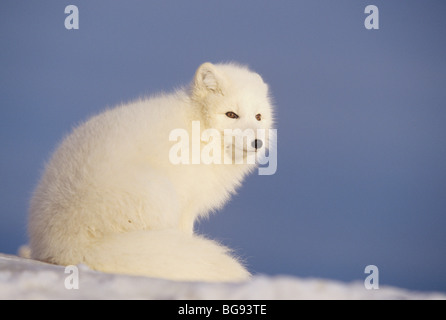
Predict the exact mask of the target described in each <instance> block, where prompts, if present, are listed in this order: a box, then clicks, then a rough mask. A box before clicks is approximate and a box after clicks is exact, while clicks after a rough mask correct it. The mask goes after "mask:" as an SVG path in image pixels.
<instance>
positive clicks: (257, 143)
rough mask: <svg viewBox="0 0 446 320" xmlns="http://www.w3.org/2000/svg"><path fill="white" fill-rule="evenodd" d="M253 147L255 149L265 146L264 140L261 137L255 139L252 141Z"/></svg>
mask: <svg viewBox="0 0 446 320" xmlns="http://www.w3.org/2000/svg"><path fill="white" fill-rule="evenodd" d="M251 145H252V147H253V148H255V149H260V148H261V147H262V146H263V142H262V140H259V139H255V140H254V141H253V142H252V143H251Z"/></svg>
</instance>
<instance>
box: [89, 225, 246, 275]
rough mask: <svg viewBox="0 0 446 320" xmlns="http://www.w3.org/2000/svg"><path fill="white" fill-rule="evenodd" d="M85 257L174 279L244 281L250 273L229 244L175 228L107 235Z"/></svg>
mask: <svg viewBox="0 0 446 320" xmlns="http://www.w3.org/2000/svg"><path fill="white" fill-rule="evenodd" d="M84 258H85V263H86V264H87V265H88V266H89V267H90V268H92V269H95V270H99V271H104V272H111V273H125V274H132V275H144V276H150V277H157V278H165V279H172V280H184V281H242V280H246V279H248V278H249V276H250V274H249V272H248V271H247V270H246V269H245V268H244V267H243V266H242V265H241V264H240V262H239V261H238V260H237V259H236V258H234V257H233V256H231V254H230V250H229V249H228V248H226V247H224V246H221V245H220V244H218V243H216V242H214V241H211V240H208V239H205V238H203V237H200V236H196V235H187V234H184V233H181V232H179V231H174V230H159V231H133V232H128V233H122V234H114V235H111V236H107V237H105V238H103V239H102V240H101V241H100V242H98V243H96V244H95V245H94V246H92V247H91V249H90V250H88V251H87V252H86V253H85V255H84Z"/></svg>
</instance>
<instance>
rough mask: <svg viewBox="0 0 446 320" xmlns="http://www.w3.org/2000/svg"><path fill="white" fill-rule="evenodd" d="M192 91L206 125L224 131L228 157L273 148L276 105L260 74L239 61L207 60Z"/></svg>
mask: <svg viewBox="0 0 446 320" xmlns="http://www.w3.org/2000/svg"><path fill="white" fill-rule="evenodd" d="M191 93H192V95H191V96H192V99H193V101H194V102H195V104H196V105H197V107H198V108H199V110H200V111H199V112H200V113H201V119H203V121H204V127H205V128H206V129H212V130H216V131H218V132H219V133H220V136H221V139H222V140H221V141H220V143H221V145H222V152H223V154H224V156H225V157H229V158H230V159H231V160H233V161H236V162H237V161H238V160H240V157H242V159H246V158H247V157H250V156H254V157H255V156H256V154H260V153H262V152H261V151H263V153H264V152H265V149H267V148H268V147H269V145H270V141H271V136H270V135H271V130H269V129H271V128H272V127H273V123H274V120H273V112H272V109H273V108H272V103H271V99H270V96H269V91H268V85H267V84H266V83H265V82H264V81H263V79H262V77H261V76H260V75H259V74H257V73H255V72H252V71H250V70H249V69H248V68H247V67H244V66H240V65H236V64H216V65H214V64H211V63H209V62H207V63H204V64H202V65H201V66H200V67H199V68H198V69H197V71H196V73H195V78H194V81H193V84H192V92H191ZM238 158H239V159H238Z"/></svg>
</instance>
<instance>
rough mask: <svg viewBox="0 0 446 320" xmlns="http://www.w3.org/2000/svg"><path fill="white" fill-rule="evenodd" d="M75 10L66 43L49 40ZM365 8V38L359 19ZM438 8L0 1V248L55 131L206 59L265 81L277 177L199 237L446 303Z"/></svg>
mask: <svg viewBox="0 0 446 320" xmlns="http://www.w3.org/2000/svg"><path fill="white" fill-rule="evenodd" d="M69 4H74V5H77V6H78V8H79V14H80V28H79V30H66V29H65V27H64V20H65V17H66V14H65V13H64V9H65V6H67V5H69ZM368 4H374V5H376V6H378V8H379V18H380V29H379V30H366V29H365V27H364V19H365V18H366V16H367V15H366V14H364V8H365V7H366V6H367V5H368ZM445 13H446V3H445V2H443V1H434V0H429V1H376V0H374V1H359V0H357V1H352V0H349V1H347V0H342V1H330V0H325V1H314V0H306V1H260V0H257V1H251V0H244V1H232V0H231V1H204V0H203V1H196V0H191V1H99V0H97V1H60V0H58V1H56V0H54V1H15V0H2V1H1V2H0V43H1V49H0V108H1V109H0V111H1V116H0V150H1V157H0V217H1V218H2V219H1V223H0V252H3V253H15V252H16V249H17V248H18V246H19V245H21V244H23V243H26V242H27V236H26V215H27V208H28V202H29V199H30V195H31V193H32V190H33V188H34V187H35V185H36V184H37V181H38V179H39V176H40V174H41V171H42V168H43V165H44V162H45V161H46V160H47V159H48V158H49V156H50V154H51V152H52V151H53V150H54V148H55V146H56V144H57V143H58V142H59V141H60V140H61V139H62V137H63V136H64V135H66V134H67V133H68V132H69V131H70V128H72V127H73V126H74V125H76V124H77V123H79V122H81V121H83V120H85V119H87V118H88V117H89V116H90V115H92V114H95V113H98V112H100V111H101V110H103V109H104V108H105V107H107V106H113V105H116V104H118V103H120V102H125V101H128V100H131V99H134V98H136V97H138V96H141V95H144V94H151V93H156V92H159V91H170V90H172V89H173V88H175V87H177V86H180V85H183V84H187V83H188V82H189V81H190V80H191V79H192V77H193V73H194V72H195V69H196V68H197V67H198V66H199V65H200V64H201V63H202V62H205V61H211V62H220V61H237V62H241V63H244V64H248V65H249V66H250V67H251V68H252V69H254V70H256V71H257V72H259V73H260V74H261V75H262V76H263V77H264V79H265V80H266V81H267V82H268V83H269V84H270V87H271V90H272V94H273V96H274V100H275V104H276V106H277V115H278V126H277V128H278V148H279V149H278V171H277V173H276V174H275V175H273V176H258V175H253V176H250V177H249V178H248V179H247V181H246V183H245V184H244V186H243V187H242V189H241V190H240V192H239V193H238V195H237V196H236V197H234V199H233V200H232V201H231V202H230V203H229V204H228V205H227V206H226V207H225V208H224V210H222V211H221V212H218V213H217V214H214V215H213V216H212V217H211V218H210V219H209V220H207V221H203V222H202V223H200V224H199V226H198V231H199V232H200V233H203V234H206V235H207V236H209V237H210V238H214V239H218V240H220V241H222V242H223V243H225V244H227V245H228V246H230V247H233V248H235V249H236V250H237V252H238V254H240V255H241V256H242V257H244V258H245V259H246V260H247V262H248V265H249V267H250V270H251V271H253V272H257V273H265V274H273V275H274V274H290V275H296V276H303V277H324V278H333V279H338V280H343V281H352V280H363V279H364V278H365V276H366V275H365V274H364V268H365V266H367V265H369V264H374V265H376V266H378V268H379V271H380V285H386V284H387V285H396V286H400V287H404V288H409V289H416V290H440V291H443V292H446V271H445V270H446V246H445V245H446V230H445V227H446V102H445V101H446V22H445V18H444V17H445Z"/></svg>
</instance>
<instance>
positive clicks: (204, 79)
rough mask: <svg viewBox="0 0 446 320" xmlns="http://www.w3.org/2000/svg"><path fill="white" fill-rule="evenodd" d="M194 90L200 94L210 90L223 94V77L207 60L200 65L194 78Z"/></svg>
mask: <svg viewBox="0 0 446 320" xmlns="http://www.w3.org/2000/svg"><path fill="white" fill-rule="evenodd" d="M194 91H195V93H196V94H199V95H206V94H207V93H209V92H211V93H219V94H223V78H222V76H221V75H220V74H219V72H218V70H217V68H216V67H215V66H214V65H213V64H212V63H210V62H205V63H203V64H202V65H201V66H200V67H198V69H197V71H196V73H195V78H194Z"/></svg>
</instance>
